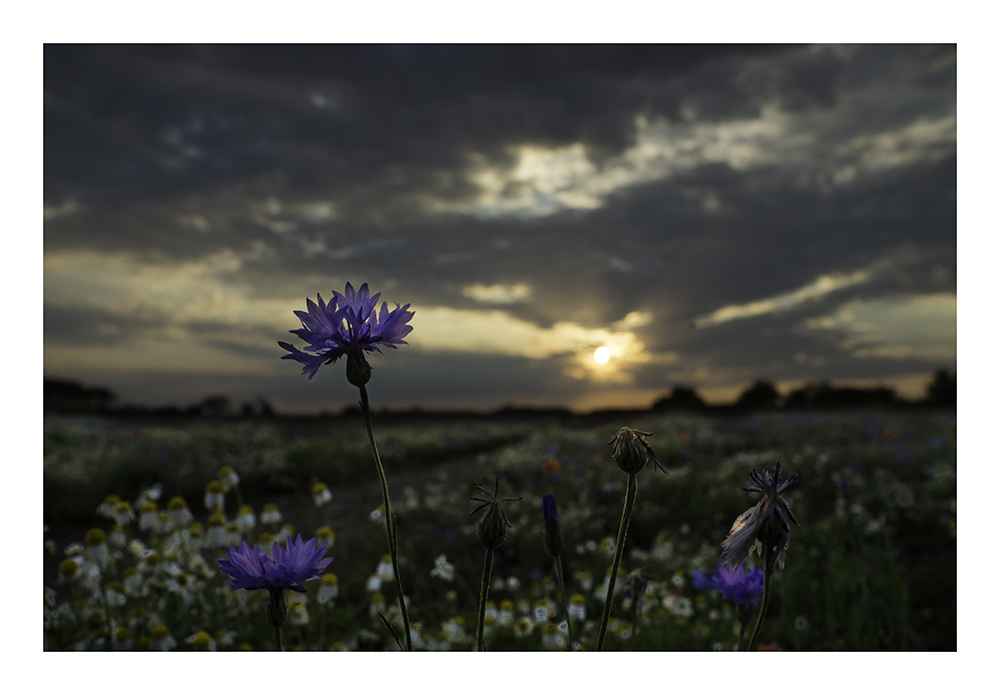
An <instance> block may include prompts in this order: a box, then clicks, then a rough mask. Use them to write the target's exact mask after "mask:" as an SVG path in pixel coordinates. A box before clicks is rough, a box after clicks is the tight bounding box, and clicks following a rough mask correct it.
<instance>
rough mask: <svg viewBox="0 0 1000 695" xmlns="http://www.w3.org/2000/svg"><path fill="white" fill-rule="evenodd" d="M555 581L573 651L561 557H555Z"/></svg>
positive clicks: (571, 625) (571, 626)
mask: <svg viewBox="0 0 1000 695" xmlns="http://www.w3.org/2000/svg"><path fill="white" fill-rule="evenodd" d="M555 561H556V581H557V582H559V595H560V596H562V604H563V605H562V607H563V613H565V614H566V629H567V630H568V631H569V649H570V651H573V621H572V620H570V617H569V602H568V601H567V600H566V582H565V581H563V567H562V556H561V555H556V556H555Z"/></svg>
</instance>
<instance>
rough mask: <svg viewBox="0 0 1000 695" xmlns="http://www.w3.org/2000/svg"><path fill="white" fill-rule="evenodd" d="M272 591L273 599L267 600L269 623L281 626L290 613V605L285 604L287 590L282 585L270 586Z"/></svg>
mask: <svg viewBox="0 0 1000 695" xmlns="http://www.w3.org/2000/svg"><path fill="white" fill-rule="evenodd" d="M268 589H269V590H270V592H271V599H270V600H269V601H268V602H267V623H268V625H270V626H271V627H281V624H282V623H284V622H285V616H286V615H288V606H286V605H285V590H284V589H282V588H281V587H280V586H278V587H268Z"/></svg>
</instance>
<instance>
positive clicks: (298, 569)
mask: <svg viewBox="0 0 1000 695" xmlns="http://www.w3.org/2000/svg"><path fill="white" fill-rule="evenodd" d="M326 552H327V549H326V543H324V544H323V545H320V546H317V545H316V539H315V538H310V539H309V540H308V541H303V540H302V534H299V535H298V536H296V537H295V541H294V542H292V540H291V539H290V538H289V539H287V547H286V548H282V547H281V546H280V545H278V544H277V543H275V544H274V545H273V546H272V547H271V552H270V553H268V552H267V551H265V550H262V549H261V548H259V547H257V545H256V544H255V545H254V547H253V548H251V547H250V546H249V545H247V542H246V541H243V543H242V544H241V545H240V547H239V548H233V546H231V545H230V546H229V552H228V553H226V554H225V556H224V557H220V558H218V562H219V568H220V569H221V570H222V571H223V572H225V573H226V574H228V575H229V576H230V578H229V579H227V580H226V583H227V584H229V585H231V586H232V590H233V591H236V589H268V590H269V591H271V592H272V593H273V592H274V591H276V590H279V589H282V590H283V589H291V590H293V591H299V592H303V591H305V590H306V589H305V587H304V586H302V582H308V581H309V580H311V579H319V577H320V572H322V571H323V569H325V568H326V566H327V565H329V564H330V561H331V560H332V558H324V557H323V556H324V555H326Z"/></svg>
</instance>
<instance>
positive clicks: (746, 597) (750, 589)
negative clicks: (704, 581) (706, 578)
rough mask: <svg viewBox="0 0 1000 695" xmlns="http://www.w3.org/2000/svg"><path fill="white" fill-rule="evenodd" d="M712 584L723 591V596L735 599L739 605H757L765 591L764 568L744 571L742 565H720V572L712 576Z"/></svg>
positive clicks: (747, 606)
mask: <svg viewBox="0 0 1000 695" xmlns="http://www.w3.org/2000/svg"><path fill="white" fill-rule="evenodd" d="M712 586H714V587H715V588H716V589H718V590H719V591H721V592H722V595H723V597H725V598H731V599H733V601H734V602H735V603H736V605H737V606H743V607H746V608H749V607H750V606H751V605H753V606H756V605H757V604H758V603H759V602H760V596H761V594H763V593H764V570H762V569H752V570H749V571H747V572H744V571H743V568H742V567H740V566H737V567H728V566H726V565H720V566H719V570H718V572H717V573H716V575H715V576H714V577H712Z"/></svg>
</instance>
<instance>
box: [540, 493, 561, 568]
mask: <svg viewBox="0 0 1000 695" xmlns="http://www.w3.org/2000/svg"><path fill="white" fill-rule="evenodd" d="M542 518H543V519H544V520H545V536H544V540H545V547H546V548H548V549H549V552H550V553H552V554H553V555H558V554H559V553H560V552H562V545H563V539H562V531H561V530H560V528H559V512H558V511H557V510H556V497H555V495H552V494H548V495H543V496H542Z"/></svg>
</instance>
